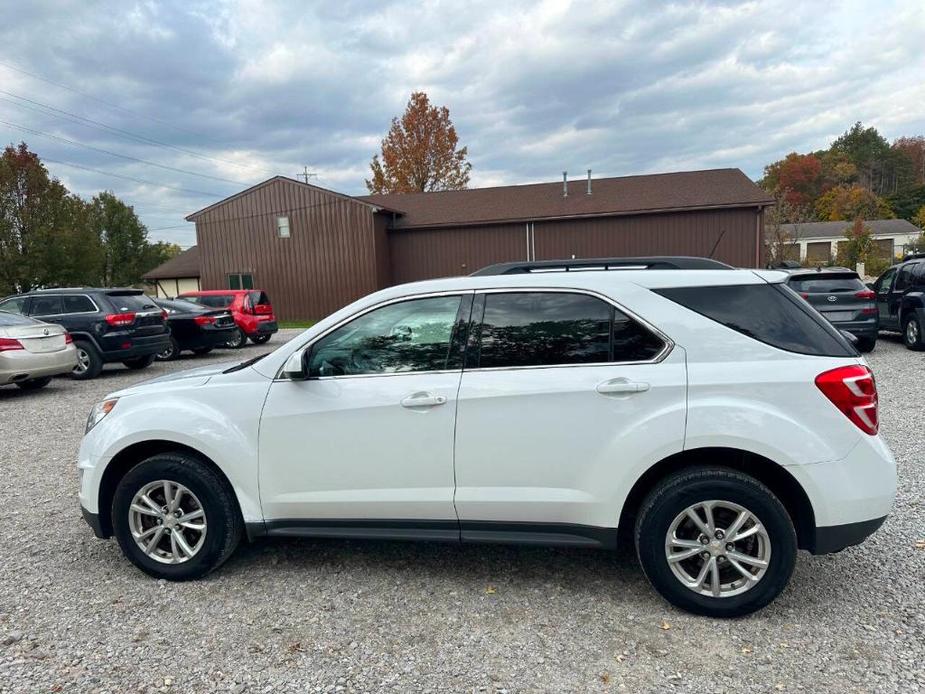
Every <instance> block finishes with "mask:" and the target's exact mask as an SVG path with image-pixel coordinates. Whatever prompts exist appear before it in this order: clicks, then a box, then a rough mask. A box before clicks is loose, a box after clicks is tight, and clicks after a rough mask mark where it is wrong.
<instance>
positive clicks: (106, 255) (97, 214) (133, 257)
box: [90, 192, 153, 287]
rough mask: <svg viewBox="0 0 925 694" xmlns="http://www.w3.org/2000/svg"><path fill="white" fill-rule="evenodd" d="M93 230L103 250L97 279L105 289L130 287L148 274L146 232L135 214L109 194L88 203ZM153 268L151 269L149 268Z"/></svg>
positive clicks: (148, 260) (148, 252) (148, 255)
mask: <svg viewBox="0 0 925 694" xmlns="http://www.w3.org/2000/svg"><path fill="white" fill-rule="evenodd" d="M90 206H91V217H92V223H93V227H94V229H95V230H96V232H97V234H98V235H99V239H100V242H101V244H102V246H103V258H102V266H101V268H100V275H101V278H102V282H103V284H104V285H105V286H107V287H120V286H126V287H127V286H131V285H133V284H136V283H138V282H139V281H141V276H142V275H143V274H144V273H145V272H146V271H147V270H150V269H151V268H150V267H146V265H147V264H148V262H150V251H149V250H148V249H149V244H148V230H147V228H146V227H145V225H144V224H142V223H141V220H139V219H138V215H136V214H135V210H134V209H133V208H132V207H131V206H130V205H126V204H125V203H124V202H122V201H121V200H120V199H119V198H117V197H116V196H115V195H113V194H112V193H111V192H103V193H100V194H99V195H97V196H96V197H94V198H93V200H92V201H91V203H90ZM152 267H153V266H152Z"/></svg>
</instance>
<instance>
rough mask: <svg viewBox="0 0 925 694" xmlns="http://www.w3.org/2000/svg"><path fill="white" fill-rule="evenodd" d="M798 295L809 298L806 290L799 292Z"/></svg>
mask: <svg viewBox="0 0 925 694" xmlns="http://www.w3.org/2000/svg"><path fill="white" fill-rule="evenodd" d="M800 296H802V297H803V298H804V299H809V294H808V293H806V292H800Z"/></svg>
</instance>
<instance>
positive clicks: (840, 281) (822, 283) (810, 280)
mask: <svg viewBox="0 0 925 694" xmlns="http://www.w3.org/2000/svg"><path fill="white" fill-rule="evenodd" d="M788 284H789V285H790V288H791V289H793V290H794V291H795V292H803V293H804V294H837V293H838V292H856V291H858V290H859V289H865V287H864V283H863V282H861V280H860V279H858V276H857V275H856V274H854V273H844V274H835V273H825V274H820V275H818V276H817V275H798V276H797V277H792V278H791V279H790V282H789V283H788Z"/></svg>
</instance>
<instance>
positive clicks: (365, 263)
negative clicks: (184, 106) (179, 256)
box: [196, 180, 382, 320]
mask: <svg viewBox="0 0 925 694" xmlns="http://www.w3.org/2000/svg"><path fill="white" fill-rule="evenodd" d="M277 216H288V217H289V228H290V238H288V239H281V238H279V237H278V236H277V231H276V217H277ZM196 236H197V239H198V244H199V246H200V247H201V250H202V287H203V289H225V288H227V286H228V282H227V276H228V274H229V273H234V272H249V273H251V274H253V276H254V286H255V287H257V288H260V289H264V290H266V291H267V293H268V294H269V295H270V300H271V301H272V302H273V307H274V309H275V311H276V313H277V315H278V316H279V318H280V319H282V320H289V319H310V318H311V319H317V318H322V317H324V316H326V315H327V314H329V313H331V312H333V311H336V310H337V309H338V308H341V307H342V306H344V305H345V304H347V303H349V302H350V301H353V300H354V299H357V298H359V297H361V296H364V295H365V294H368V293H370V292H372V291H375V290H376V289H377V288H378V286H379V281H380V279H381V277H380V276H381V274H382V271H381V270H380V269H379V267H378V266H377V258H376V244H375V241H374V228H373V213H372V210H371V209H370V207H369V206H368V205H365V204H362V203H359V202H354V201H351V200H349V199H344V198H342V197H339V196H336V195H330V194H328V193H325V192H324V191H323V190H318V189H314V188H311V187H308V186H300V185H299V184H298V183H294V182H289V181H284V180H281V181H276V182H274V183H272V184H270V185H267V186H264V187H262V188H258V189H256V190H254V191H252V192H250V193H248V194H247V195H244V196H241V197H239V198H236V199H234V200H229V201H228V202H227V203H226V204H224V205H221V206H219V207H217V208H215V209H212V210H209V211H207V212H205V213H203V214H202V215H201V216H200V217H199V218H198V219H197V220H196Z"/></svg>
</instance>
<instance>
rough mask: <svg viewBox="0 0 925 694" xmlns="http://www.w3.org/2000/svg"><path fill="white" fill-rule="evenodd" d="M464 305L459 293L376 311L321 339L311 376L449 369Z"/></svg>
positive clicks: (398, 304) (314, 351)
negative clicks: (461, 304) (452, 348)
mask: <svg viewBox="0 0 925 694" xmlns="http://www.w3.org/2000/svg"><path fill="white" fill-rule="evenodd" d="M460 303H461V297H459V296H440V297H432V298H428V299H414V300H412V301H402V302H400V303H397V304H389V305H388V306H383V307H382V308H379V309H376V310H374V311H370V312H369V313H366V314H364V315H362V316H360V317H359V318H357V319H355V320H353V321H351V322H350V323H348V324H347V325H344V326H342V327H340V328H338V329H337V330H335V331H334V332H332V333H330V334H328V335H326V336H325V337H323V338H321V340H319V341H318V342H317V343H315V345H314V346H313V347H312V351H311V357H310V361H309V368H308V372H309V375H310V376H355V375H360V374H387V373H403V372H412V371H439V370H442V369H446V368H447V361H448V358H449V353H450V342H451V340H452V336H453V327H454V325H455V323H456V315H457V313H458V311H459V308H460Z"/></svg>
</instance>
